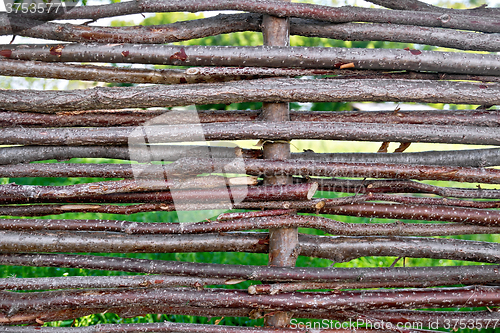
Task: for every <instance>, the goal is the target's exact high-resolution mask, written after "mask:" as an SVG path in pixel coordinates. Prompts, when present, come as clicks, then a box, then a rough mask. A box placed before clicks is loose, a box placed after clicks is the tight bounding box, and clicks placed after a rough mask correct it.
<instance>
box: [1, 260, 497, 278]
mask: <svg viewBox="0 0 500 333" xmlns="http://www.w3.org/2000/svg"><path fill="white" fill-rule="evenodd" d="M0 263H1V264H2V265H12V266H33V267H67V268H81V269H100V270H109V271H122V272H135V273H149V274H168V275H179V276H194V277H200V278H205V277H206V278H226V279H238V280H240V279H243V280H257V281H283V282H291V281H310V282H344V283H345V282H359V281H360V279H361V280H364V281H394V280H406V281H408V282H411V281H421V282H424V281H434V280H436V279H438V278H443V277H445V276H446V277H447V278H449V279H450V281H454V283H456V284H460V283H461V281H462V280H464V279H469V278H471V279H473V278H474V277H481V279H482V281H483V283H498V279H499V277H498V266H492V265H482V266H447V267H390V268H384V267H377V268H335V269H334V270H332V269H331V268H315V267H308V268H304V267H272V266H271V267H269V266H249V265H221V264H204V263H189V262H178V261H164V260H145V259H133V258H118V257H103V256H88V255H69V254H1V255H0Z"/></svg>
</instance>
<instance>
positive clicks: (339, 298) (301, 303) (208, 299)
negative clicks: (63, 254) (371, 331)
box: [0, 286, 500, 315]
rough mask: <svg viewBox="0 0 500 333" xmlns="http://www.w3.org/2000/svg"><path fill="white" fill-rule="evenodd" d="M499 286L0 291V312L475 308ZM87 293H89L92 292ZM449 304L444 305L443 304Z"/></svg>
mask: <svg viewBox="0 0 500 333" xmlns="http://www.w3.org/2000/svg"><path fill="white" fill-rule="evenodd" d="M498 289H499V288H498V287H484V286H473V287H462V288H442V289H434V288H432V289H421V290H419V289H410V290H398V289H393V290H370V291H341V292H334V293H330V292H324V293H320V292H316V293H306V292H304V293H292V294H280V295H279V296H277V295H249V294H248V293H247V292H246V291H238V290H224V289H211V290H207V289H205V290H201V291H192V290H189V289H187V290H186V289H180V290H179V289H177V290H176V289H163V288H147V289H144V288H139V289H128V290H121V289H118V290H95V289H91V290H81V291H80V290H78V291H48V292H32V293H13V292H7V291H0V294H2V296H3V297H2V299H0V311H1V312H2V313H3V314H4V315H5V314H8V315H14V314H17V313H33V312H38V313H39V312H43V311H47V310H52V311H54V310H56V309H78V308H80V307H85V308H92V307H95V308H102V307H103V306H110V307H111V306H124V305H128V306H131V305H136V306H151V305H156V304H162V303H168V304H172V305H174V304H176V305H184V304H186V303H189V305H190V306H194V307H204V308H216V307H232V308H238V307H245V308H246V307H250V308H254V309H268V310H308V309H311V308H313V309H315V310H333V311H338V310H360V309H361V310H365V309H391V308H392V309H394V308H396V309H397V308H434V307H435V308H446V307H450V306H451V307H465V306H467V307H480V306H496V305H498V304H500V300H499V298H500V296H499V295H500V293H499V290H498ZM89 291H92V292H91V293H90V292H89ZM447 304H448V306H447Z"/></svg>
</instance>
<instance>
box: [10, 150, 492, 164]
mask: <svg viewBox="0 0 500 333" xmlns="http://www.w3.org/2000/svg"><path fill="white" fill-rule="evenodd" d="M0 153H1V150H0ZM292 158H294V159H304V160H314V161H324V162H342V163H356V162H363V163H388V164H410V165H442V166H460V167H489V166H496V165H499V164H500V149H498V148H492V149H467V150H447V151H425V152H414V153H413V152H412V153H391V154H383V153H320V154H318V153H314V152H312V151H307V152H304V153H299V154H292Z"/></svg>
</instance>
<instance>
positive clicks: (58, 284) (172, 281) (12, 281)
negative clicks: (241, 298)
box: [0, 275, 228, 290]
mask: <svg viewBox="0 0 500 333" xmlns="http://www.w3.org/2000/svg"><path fill="white" fill-rule="evenodd" d="M227 281H228V280H226V279H199V278H191V277H178V276H168V275H134V276H64V277H47V278H15V277H10V278H3V279H0V290H54V289H80V288H141V287H143V288H151V287H153V288H154V287H160V288H167V287H195V288H202V287H204V286H210V285H223V284H226V282H227Z"/></svg>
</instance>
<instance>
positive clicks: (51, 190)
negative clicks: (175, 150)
mask: <svg viewBox="0 0 500 333" xmlns="http://www.w3.org/2000/svg"><path fill="white" fill-rule="evenodd" d="M228 185H229V186H238V185H257V179H256V178H255V177H222V176H205V177H194V178H182V179H179V178H175V177H172V178H171V179H169V180H166V179H140V178H138V179H133V180H128V179H126V180H118V181H103V182H93V183H85V184H74V185H64V186H40V185H17V184H15V183H11V184H6V185H0V198H1V197H4V198H5V197H7V198H12V199H13V200H16V198H17V199H19V200H23V199H25V200H26V202H31V201H32V200H33V201H34V202H37V201H39V200H40V201H41V202H51V201H53V200H58V199H61V200H64V199H66V198H75V197H88V196H99V195H108V194H119V193H137V192H150V191H166V190H181V191H179V192H180V193H183V192H182V190H187V189H194V190H197V189H200V190H201V189H204V190H206V189H213V191H217V190H219V189H220V188H221V187H223V188H224V190H225V191H226V192H227V189H226V187H227V186H228ZM314 187H317V185H316V186H315V185H313V184H308V185H305V184H302V185H300V186H297V185H290V186H289V188H288V190H289V191H293V190H295V192H300V191H301V190H302V194H303V196H304V197H307V195H308V190H310V189H312V188H314ZM266 189H267V188H263V190H262V191H261V192H262V193H265V192H266ZM245 190H246V189H245ZM236 191H238V189H236V188H235V192H236ZM252 191H253V193H255V192H256V189H255V188H253V189H252ZM304 192H305V194H304ZM312 195H314V191H313V193H312ZM312 195H311V196H312Z"/></svg>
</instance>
